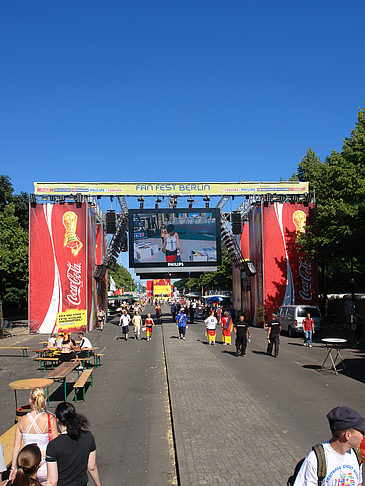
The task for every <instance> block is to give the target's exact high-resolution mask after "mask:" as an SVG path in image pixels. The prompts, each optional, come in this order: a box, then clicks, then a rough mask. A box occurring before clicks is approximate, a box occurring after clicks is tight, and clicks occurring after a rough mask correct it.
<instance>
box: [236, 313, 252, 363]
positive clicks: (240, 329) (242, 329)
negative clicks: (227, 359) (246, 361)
mask: <svg viewBox="0 0 365 486" xmlns="http://www.w3.org/2000/svg"><path fill="white" fill-rule="evenodd" d="M233 332H234V333H235V335H236V343H235V344H236V356H245V354H246V348H247V338H248V339H251V330H250V325H249V323H248V322H246V321H245V316H244V315H242V314H241V315H240V317H239V319H238V321H237V322H236V324H235V325H234V327H233Z"/></svg>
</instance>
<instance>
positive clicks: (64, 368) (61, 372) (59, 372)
mask: <svg viewBox="0 0 365 486" xmlns="http://www.w3.org/2000/svg"><path fill="white" fill-rule="evenodd" d="M78 366H79V363H76V362H72V361H69V362H64V363H61V364H60V365H58V366H57V368H55V369H54V370H53V371H51V372H50V373H48V375H47V377H46V378H50V379H52V380H54V381H60V382H62V383H63V389H64V393H65V402H66V401H67V382H66V379H67V377H68V375H69V374H70V373H72V372H73V371H74V369H76V368H77V367H78ZM77 374H79V373H78V372H77Z"/></svg>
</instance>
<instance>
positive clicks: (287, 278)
mask: <svg viewBox="0 0 365 486" xmlns="http://www.w3.org/2000/svg"><path fill="white" fill-rule="evenodd" d="M310 207H313V205H310V206H304V205H303V204H290V203H275V204H270V205H269V206H268V207H264V208H263V249H264V289H265V318H266V320H269V319H270V314H271V313H272V312H276V311H277V309H278V308H279V307H280V306H282V305H290V304H295V305H299V304H310V305H316V304H317V275H316V267H315V265H314V263H313V262H311V261H310V260H308V258H305V257H304V256H303V255H302V256H301V255H300V254H299V253H298V245H297V241H296V240H297V236H298V234H302V233H304V231H305V225H306V221H307V218H308V216H309V210H310Z"/></svg>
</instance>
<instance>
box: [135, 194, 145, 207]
mask: <svg viewBox="0 0 365 486" xmlns="http://www.w3.org/2000/svg"><path fill="white" fill-rule="evenodd" d="M137 201H138V202H139V209H143V207H144V197H143V196H141V197H139V198H138V199H137Z"/></svg>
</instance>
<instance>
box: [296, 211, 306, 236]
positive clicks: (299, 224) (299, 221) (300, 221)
mask: <svg viewBox="0 0 365 486" xmlns="http://www.w3.org/2000/svg"><path fill="white" fill-rule="evenodd" d="M306 220H307V216H306V214H305V212H304V211H301V210H300V209H298V210H297V211H294V213H293V223H294V224H295V227H296V229H297V233H304V232H305V222H306Z"/></svg>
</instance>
